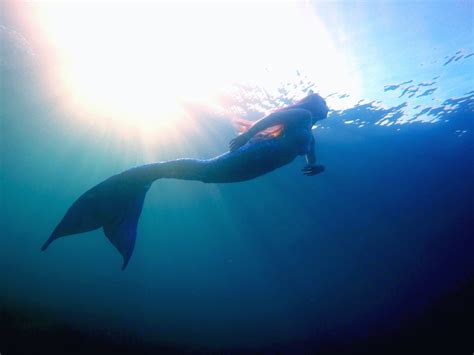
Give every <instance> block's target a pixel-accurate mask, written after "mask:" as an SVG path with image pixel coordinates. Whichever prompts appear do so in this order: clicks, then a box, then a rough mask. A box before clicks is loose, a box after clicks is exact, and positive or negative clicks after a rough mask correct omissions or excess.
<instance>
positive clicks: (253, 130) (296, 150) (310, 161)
mask: <svg viewBox="0 0 474 355" xmlns="http://www.w3.org/2000/svg"><path fill="white" fill-rule="evenodd" d="M328 111H329V110H328V107H327V105H326V102H325V101H324V99H323V98H322V97H321V96H319V95H318V94H314V93H310V94H309V95H308V96H306V97H305V98H303V99H302V100H300V101H298V102H297V103H295V104H293V105H290V106H287V107H284V108H280V109H278V110H275V111H274V112H272V113H270V114H269V115H267V116H265V117H263V118H261V119H260V120H258V121H256V122H249V121H245V120H236V123H237V124H238V125H239V127H240V131H241V134H239V135H238V136H237V137H235V138H234V139H232V140H231V141H230V143H229V151H228V152H226V153H224V154H222V155H219V156H217V157H215V158H211V159H205V160H199V159H188V158H184V159H176V160H170V161H164V162H158V163H153V164H147V165H141V166H138V167H134V168H131V169H129V170H126V171H124V172H122V173H120V174H117V175H114V176H111V177H109V178H108V179H106V180H105V181H103V182H101V183H100V184H98V185H96V186H94V187H93V188H91V189H90V190H88V191H86V192H85V193H84V194H83V195H81V196H80V197H79V198H78V199H77V200H76V201H75V202H74V203H73V204H72V206H71V207H70V208H69V210H68V211H67V212H66V215H65V216H64V217H63V219H62V220H61V222H59V224H58V225H57V226H56V228H55V229H54V231H53V233H52V234H51V236H50V237H49V239H48V240H47V241H46V242H45V243H44V245H43V247H42V249H41V250H43V251H44V250H46V248H48V246H49V245H50V244H51V243H52V242H53V241H54V240H56V239H58V238H60V237H64V236H68V235H73V234H78V233H84V232H89V231H92V230H95V229H98V228H101V227H102V228H103V230H104V234H105V235H106V237H107V238H108V239H109V240H110V242H111V243H112V244H113V245H114V246H115V248H117V250H118V251H119V252H120V254H121V255H122V257H123V265H122V270H124V269H125V267H126V266H127V264H128V262H129V260H130V257H131V256H132V252H133V248H134V246H135V240H136V235H137V225H138V219H139V217H140V214H141V211H142V207H143V202H144V200H145V195H146V193H147V191H148V189H149V188H150V186H151V184H152V183H153V182H154V181H155V180H158V179H164V178H168V179H180V180H197V181H202V182H205V183H230V182H240V181H246V180H250V179H254V178H256V177H258V176H261V175H264V174H266V173H269V172H271V171H273V170H275V169H278V168H280V167H282V166H284V165H286V164H289V163H290V162H292V161H293V160H294V159H295V158H296V157H297V156H298V155H304V156H306V161H307V165H306V166H305V167H303V169H301V170H302V172H303V174H304V175H306V176H313V175H316V174H319V173H321V172H323V171H324V169H325V168H324V166H323V165H319V164H316V154H315V141H314V137H313V134H312V132H311V128H312V126H313V125H314V124H315V123H316V122H317V121H319V120H322V119H324V118H326V117H327V114H328Z"/></svg>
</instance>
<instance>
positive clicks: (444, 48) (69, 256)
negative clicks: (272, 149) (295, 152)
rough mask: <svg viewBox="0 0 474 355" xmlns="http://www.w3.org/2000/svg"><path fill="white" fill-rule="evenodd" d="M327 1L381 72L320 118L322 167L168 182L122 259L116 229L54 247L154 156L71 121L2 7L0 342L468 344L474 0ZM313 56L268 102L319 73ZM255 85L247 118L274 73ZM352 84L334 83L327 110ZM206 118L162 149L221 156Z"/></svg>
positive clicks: (247, 100)
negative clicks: (107, 182)
mask: <svg viewBox="0 0 474 355" xmlns="http://www.w3.org/2000/svg"><path fill="white" fill-rule="evenodd" d="M314 6H315V11H319V12H320V13H321V14H322V15H323V16H322V18H324V19H325V21H326V25H327V26H328V28H336V26H337V25H338V26H342V27H343V28H345V30H346V31H347V32H348V33H352V35H353V38H352V39H351V38H350V39H349V42H350V44H347V45H348V46H351V48H352V50H353V51H354V53H357V58H358V59H357V60H358V63H359V64H360V66H359V70H361V72H362V73H364V74H365V75H366V76H365V78H366V79H365V80H366V81H367V82H368V84H367V85H366V86H364V91H363V95H364V96H361V97H357V98H356V99H357V100H356V103H355V104H354V103H351V104H349V105H346V106H348V107H345V108H342V109H334V108H333V109H331V111H330V114H329V118H328V119H327V120H325V121H323V122H321V123H320V124H319V125H318V127H317V128H316V129H315V130H314V135H315V137H316V142H317V143H316V144H317V154H318V160H319V161H320V162H321V163H322V164H324V165H325V166H326V171H325V172H324V173H323V174H320V175H317V176H315V177H313V178H307V177H305V176H303V175H302V174H300V172H299V169H300V168H301V167H302V166H303V164H304V161H303V160H302V159H301V160H295V161H294V162H293V163H292V164H290V165H288V166H286V167H284V168H281V169H279V170H278V171H275V172H273V173H271V174H268V175H265V176H263V177H260V178H258V179H255V180H252V181H248V182H244V183H238V184H222V185H208V184H203V183H199V182H189V181H174V180H161V181H158V182H157V183H155V184H154V185H153V187H152V188H151V190H150V192H149V193H148V195H147V197H146V201H145V207H144V210H143V213H142V216H141V219H140V223H139V231H138V233H139V237H138V240H137V245H136V248H135V251H134V255H133V257H132V259H131V261H130V264H129V266H128V268H127V270H126V271H124V272H121V271H120V266H121V258H120V255H119V254H118V253H117V252H116V251H115V250H114V248H112V247H111V246H110V244H109V242H108V241H107V240H106V238H105V237H104V236H103V234H102V232H101V231H95V232H90V233H87V234H81V235H78V236H75V237H68V238H64V239H62V240H60V241H58V242H56V244H54V245H52V247H51V249H50V250H48V251H47V252H46V253H41V252H40V247H41V245H42V243H43V242H44V241H45V239H46V238H47V237H48V236H49V234H50V233H51V231H52V229H53V228H54V227H55V226H56V224H57V223H58V222H59V220H60V219H61V218H62V216H63V215H64V213H65V211H66V210H67V208H68V207H69V206H70V205H71V203H72V202H73V201H74V200H75V199H76V198H77V197H78V196H79V195H80V194H82V193H83V192H84V191H85V190H87V189H88V188H90V187H91V186H94V185H95V184H97V183H98V182H100V181H101V180H103V179H105V178H107V177H108V176H110V175H112V174H115V173H117V172H119V171H122V170H124V169H127V168H129V167H131V166H134V165H136V164H141V163H144V162H148V161H147V159H146V158H145V157H143V156H141V155H140V154H141V150H140V147H137V146H134V145H133V144H126V143H124V141H123V140H121V138H120V137H117V136H114V132H104V131H103V130H100V129H97V127H94V126H93V125H91V124H88V123H80V122H75V123H68V124H66V123H64V122H65V120H64V118H65V117H64V111H63V110H62V109H61V101H60V98H58V97H56V96H54V95H51V94H50V93H48V92H45V91H44V90H43V89H41V88H42V86H41V84H40V83H39V82H38V77H39V74H38V73H41V67H37V66H33V68H31V66H30V63H31V61H34V59H32V55H31V53H30V51H29V50H28V38H26V37H23V35H22V33H21V31H19V30H18V29H16V28H15V21H13V20H12V19H9V18H8V16H7V15H3V16H2V17H1V18H0V19H1V20H2V22H0V25H1V27H0V29H1V34H2V37H1V39H2V48H1V52H0V53H1V57H0V60H1V61H0V70H1V72H0V73H1V77H0V89H1V91H0V94H1V95H0V120H1V121H0V123H1V127H0V129H1V131H0V164H1V165H0V231H1V232H0V233H1V239H0V240H1V248H0V311H1V315H0V322H1V324H2V325H1V326H0V329H1V330H2V333H3V334H5V335H6V336H5V337H2V335H1V334H0V353H2V354H4V353H5V354H7V355H8V354H14V353H31V352H34V351H36V352H37V353H45V354H46V353H48V354H49V353H64V352H73V351H77V352H78V353H89V354H90V353H91V352H94V351H97V352H101V353H107V352H108V351H114V352H120V351H122V352H124V353H145V352H147V351H148V352H150V353H157V352H160V351H163V352H167V353H171V352H177V353H183V352H188V351H202V352H224V353H230V352H243V353H248V352H257V351H262V352H266V353H275V352H282V353H300V352H301V353H317V352H318V351H319V352H322V353H361V352H363V353H365V352H369V353H389V352H391V351H405V352H407V351H411V350H413V349H415V350H416V351H418V352H419V353H421V352H422V351H427V350H431V351H434V350H440V349H441V350H445V351H450V350H453V349H454V350H459V351H460V350H466V349H467V350H468V351H472V343H471V344H469V342H468V337H467V335H468V331H467V329H468V328H467V326H466V323H465V321H466V317H467V315H468V312H469V309H471V310H472V283H473V280H474V259H473V257H472V256H473V251H474V242H473V238H472V236H473V216H474V211H473V207H474V206H473V197H474V185H473V181H474V164H473V163H474V162H473V159H474V139H473V138H474V135H473V124H472V120H473V118H474V91H472V90H473V88H474V85H473V84H474V79H473V74H472V73H473V72H474V64H473V63H474V55H473V52H474V48H473V42H472V38H473V37H472V34H473V33H472V31H473V30H472V11H473V9H472V6H473V5H472V3H470V2H455V3H450V2H449V3H448V2H419V3H418V2H417V3H415V4H413V5H409V4H402V5H396V4H392V3H386V2H383V3H381V4H379V5H370V6H369V5H368V4H365V5H357V6H356V4H351V3H338V4H330V3H323V4H320V5H317V4H315V5H314ZM381 13H383V14H384V16H377V14H381ZM2 23H3V24H2ZM334 34H336V30H334ZM336 37H337V36H336V35H335V38H336ZM12 38H13V39H12ZM336 41H337V40H336ZM345 41H346V42H345V43H348V42H347V41H348V40H347V39H345ZM341 45H342V44H341ZM302 72H303V71H300V70H299V68H295V77H294V82H290V83H282V85H281V87H280V89H281V90H280V91H279V93H280V94H281V95H280V96H271V97H266V99H265V102H264V105H267V106H268V107H269V108H271V107H277V106H278V105H281V104H282V103H288V102H291V101H292V100H293V99H294V97H293V96H292V95H293V93H294V92H295V90H293V89H294V87H293V84H294V83H296V92H297V93H300V95H299V97H301V96H303V95H304V93H305V92H306V91H307V90H308V89H309V88H313V89H316V90H318V89H322V88H318V78H312V77H307V76H304V73H302ZM243 88H244V86H242V88H241V89H239V90H237V92H238V93H239V94H238V95H240V96H237V97H236V96H233V98H234V100H235V105H240V107H241V109H242V110H243V112H245V114H246V115H247V116H246V118H249V119H252V118H254V117H256V116H258V114H259V112H256V111H255V110H254V109H252V107H253V106H252V103H253V101H252V100H254V101H255V100H261V97H262V96H261V93H262V92H265V90H266V88H262V87H250V88H249V87H245V89H243ZM290 89H291V90H293V91H291V90H290ZM298 90H299V91H298ZM305 90H306V91H305ZM351 95H352V94H351V93H347V92H345V91H344V88H341V89H340V90H339V91H338V92H327V93H323V96H326V97H327V98H328V99H327V100H328V104H329V106H330V108H331V102H333V103H334V104H335V103H336V102H337V103H339V104H340V103H341V102H342V103H344V102H345V100H347V102H352V101H349V100H351V99H353V97H352V96H351ZM331 100H333V101H331ZM198 121H199V122H201V123H202V126H203V127H205V129H212V132H213V138H212V139H213V142H210V140H202V139H197V138H193V137H190V138H189V141H188V142H187V144H186V146H181V147H179V155H178V154H177V153H174V152H173V148H172V147H169V149H168V150H167V151H166V152H161V153H160V152H157V153H155V154H154V155H153V159H154V160H155V161H159V160H163V159H171V158H178V157H181V156H189V157H196V158H207V157H211V156H215V155H218V154H221V153H222V152H223V151H224V150H225V149H226V147H227V143H228V141H229V140H230V139H231V138H232V137H233V136H234V135H235V132H234V130H233V127H232V124H231V122H230V120H228V121H226V120H222V119H221V118H216V117H210V116H209V117H200V118H199V120H198ZM469 346H471V348H469ZM454 350H453V351H454ZM431 353H432V352H431ZM453 353H454V352H453Z"/></svg>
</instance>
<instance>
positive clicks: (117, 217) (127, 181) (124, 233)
mask: <svg viewBox="0 0 474 355" xmlns="http://www.w3.org/2000/svg"><path fill="white" fill-rule="evenodd" d="M142 170H144V169H143V167H137V168H133V169H130V170H127V171H125V172H123V173H121V174H118V175H114V176H112V177H110V178H108V179H107V180H105V181H103V182H101V183H100V184H98V185H96V186H94V187H93V188H92V189H90V190H88V191H87V192H85V193H84V194H83V195H82V196H81V197H79V198H78V199H77V200H76V201H75V202H74V203H73V205H72V206H71V207H70V208H69V210H68V211H67V212H66V215H65V216H64V217H63V219H62V220H61V222H59V224H58V225H57V227H56V228H55V229H54V231H53V233H52V234H51V236H50V237H49V239H48V240H47V241H46V242H45V243H44V245H43V247H42V248H41V250H43V251H44V250H46V249H47V248H48V246H49V245H50V244H51V243H52V242H53V241H55V240H56V239H58V238H61V237H64V236H68V235H73V234H78V233H84V232H88V231H92V230H95V229H98V228H100V227H102V228H103V230H104V233H105V235H106V236H107V238H108V239H109V240H110V242H111V243H112V244H113V245H114V246H115V248H117V250H118V251H119V252H120V254H121V255H122V257H123V265H122V270H124V269H125V267H126V266H127V264H128V262H129V260H130V257H131V256H132V253H133V248H134V246H135V239H136V236H137V225H138V219H139V217H140V214H141V211H142V207H143V202H144V200H145V195H146V193H147V191H148V189H149V188H150V185H151V183H152V181H153V180H150V179H149V178H146V177H145V176H144V175H145V174H144V173H143V171H142Z"/></svg>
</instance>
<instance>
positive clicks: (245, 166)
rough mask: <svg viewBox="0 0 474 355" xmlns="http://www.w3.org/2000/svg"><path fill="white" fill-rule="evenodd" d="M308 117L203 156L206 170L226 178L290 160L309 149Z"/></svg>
mask: <svg viewBox="0 0 474 355" xmlns="http://www.w3.org/2000/svg"><path fill="white" fill-rule="evenodd" d="M312 139H313V136H312V133H311V121H310V120H308V121H307V122H302V121H299V122H295V123H294V124H291V125H287V126H285V127H284V128H283V131H282V133H281V134H280V135H279V136H278V137H274V138H268V139H257V140H251V141H250V142H248V143H247V144H246V145H244V146H242V147H240V148H239V149H237V150H235V151H233V152H227V153H225V154H222V155H220V156H218V157H215V158H212V159H209V160H207V161H206V162H207V163H210V164H208V167H209V169H210V170H212V172H211V171H209V173H210V174H211V175H213V176H216V175H219V176H220V177H221V178H222V179H223V180H226V181H227V182H236V181H243V180H248V179H253V178H255V177H257V176H260V175H263V174H266V173H268V172H270V171H273V170H275V169H277V168H280V167H282V166H284V165H286V164H289V163H290V162H292V161H293V160H294V159H295V158H296V157H297V156H298V155H306V154H308V152H309V151H310V149H311V142H312Z"/></svg>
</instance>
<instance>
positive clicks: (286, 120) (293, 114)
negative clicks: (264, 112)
mask: <svg viewBox="0 0 474 355" xmlns="http://www.w3.org/2000/svg"><path fill="white" fill-rule="evenodd" d="M299 120H307V121H308V124H310V122H311V113H310V112H309V111H307V110H303V109H290V110H286V111H280V112H274V113H271V114H269V115H268V116H265V117H263V118H261V119H260V120H258V121H257V122H255V123H254V124H253V125H252V127H250V128H249V130H248V131H246V132H244V133H242V134H241V135H239V136H237V137H235V138H234V139H232V140H231V141H230V143H229V149H230V151H231V152H232V151H234V150H236V149H239V148H240V147H242V146H243V145H245V144H246V143H247V142H248V141H249V140H250V139H251V138H252V137H253V136H254V135H256V134H257V133H258V132H261V131H264V130H266V129H267V128H270V127H273V126H276V125H283V126H286V125H288V124H291V123H293V122H295V121H299Z"/></svg>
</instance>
